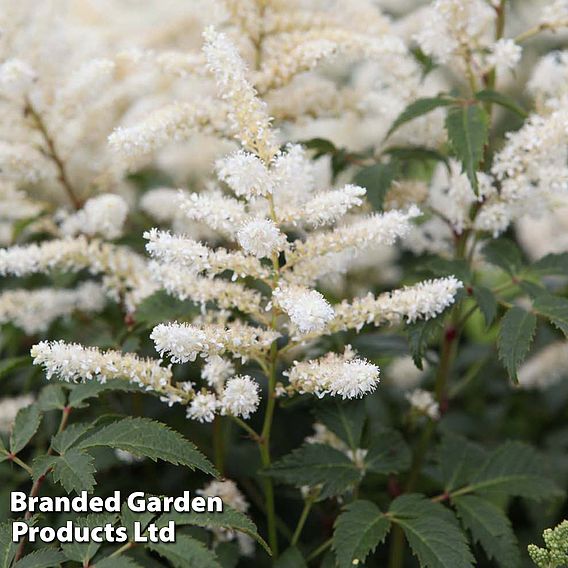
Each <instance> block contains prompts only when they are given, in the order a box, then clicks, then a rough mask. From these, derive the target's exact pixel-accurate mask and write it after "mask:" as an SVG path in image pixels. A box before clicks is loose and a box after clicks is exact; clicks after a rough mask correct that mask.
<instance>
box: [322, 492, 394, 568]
mask: <svg viewBox="0 0 568 568" xmlns="http://www.w3.org/2000/svg"><path fill="white" fill-rule="evenodd" d="M389 529H390V521H389V520H388V518H387V517H386V516H385V515H384V514H383V513H382V512H381V510H380V509H379V508H378V507H377V506H376V505H375V504H374V503H372V502H371V501H362V500H361V501H355V502H353V503H351V504H349V505H347V507H346V508H345V511H343V513H341V515H339V517H337V520H336V521H335V527H334V532H333V544H332V547H333V550H334V551H335V555H336V557H337V562H338V565H339V568H351V567H352V566H353V565H355V564H357V565H358V564H360V563H363V562H364V561H365V558H367V556H368V555H369V554H370V553H371V552H373V551H374V550H375V548H376V547H377V545H378V544H380V543H381V542H383V541H384V540H385V538H386V536H387V534H388V532H389Z"/></svg>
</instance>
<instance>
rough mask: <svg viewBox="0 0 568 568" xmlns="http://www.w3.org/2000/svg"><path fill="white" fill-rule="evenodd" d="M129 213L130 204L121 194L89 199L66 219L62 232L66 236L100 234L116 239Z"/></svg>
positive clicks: (62, 225) (108, 194)
mask: <svg viewBox="0 0 568 568" xmlns="http://www.w3.org/2000/svg"><path fill="white" fill-rule="evenodd" d="M127 215H128V205H127V203H126V202H125V201H124V199H123V198H122V197H120V196H119V195H113V194H111V193H107V194H103V195H98V196H97V197H92V198H91V199H89V200H88V201H87V202H86V203H85V205H84V206H83V209H81V210H80V211H77V213H74V214H73V215H70V216H68V217H66V218H65V219H64V221H63V222H62V224H61V232H62V233H63V234H64V235H66V236H74V235H78V234H84V235H91V236H92V235H100V236H101V237H104V238H105V239H116V238H117V237H120V236H121V234H122V229H123V225H124V222H125V221H126V216H127Z"/></svg>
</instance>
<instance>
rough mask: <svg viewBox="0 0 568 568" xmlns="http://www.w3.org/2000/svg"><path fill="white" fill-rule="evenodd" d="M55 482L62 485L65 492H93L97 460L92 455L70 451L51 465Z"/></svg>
mask: <svg viewBox="0 0 568 568" xmlns="http://www.w3.org/2000/svg"><path fill="white" fill-rule="evenodd" d="M51 467H52V468H53V469H52V475H53V480H54V481H55V482H56V483H61V485H63V487H64V489H65V491H67V492H68V493H71V491H75V492H77V493H79V492H81V491H83V490H86V491H89V492H91V491H92V490H93V488H94V486H95V484H96V482H95V477H94V475H93V474H94V473H95V460H94V458H93V456H91V454H88V453H87V452H84V451H81V450H78V449H76V448H72V449H70V450H69V451H68V452H66V453H65V454H64V455H62V456H57V457H56V458H55V460H53V462H52V463H51Z"/></svg>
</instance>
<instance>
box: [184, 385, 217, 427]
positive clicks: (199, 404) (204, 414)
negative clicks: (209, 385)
mask: <svg viewBox="0 0 568 568" xmlns="http://www.w3.org/2000/svg"><path fill="white" fill-rule="evenodd" d="M218 406H219V404H218V401H217V397H216V396H215V395H214V394H213V393H208V392H198V393H196V394H195V396H194V397H193V398H192V399H191V402H190V403H189V406H188V407H187V417H188V418H191V419H192V420H197V421H198V422H202V423H203V422H213V420H214V418H215V412H216V411H217V408H218Z"/></svg>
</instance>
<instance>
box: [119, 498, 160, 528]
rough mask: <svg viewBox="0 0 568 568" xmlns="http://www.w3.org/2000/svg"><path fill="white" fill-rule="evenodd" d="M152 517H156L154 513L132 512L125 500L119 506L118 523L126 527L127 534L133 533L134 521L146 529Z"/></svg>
mask: <svg viewBox="0 0 568 568" xmlns="http://www.w3.org/2000/svg"><path fill="white" fill-rule="evenodd" d="M154 517H156V513H150V512H144V513H134V512H133V511H131V510H130V509H129V508H128V503H126V502H124V503H123V504H122V507H121V508H120V524H121V525H122V526H123V527H126V530H127V531H128V534H129V535H132V534H134V523H140V528H141V529H142V530H146V528H147V527H148V525H149V524H150V523H151V522H152V519H154Z"/></svg>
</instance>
